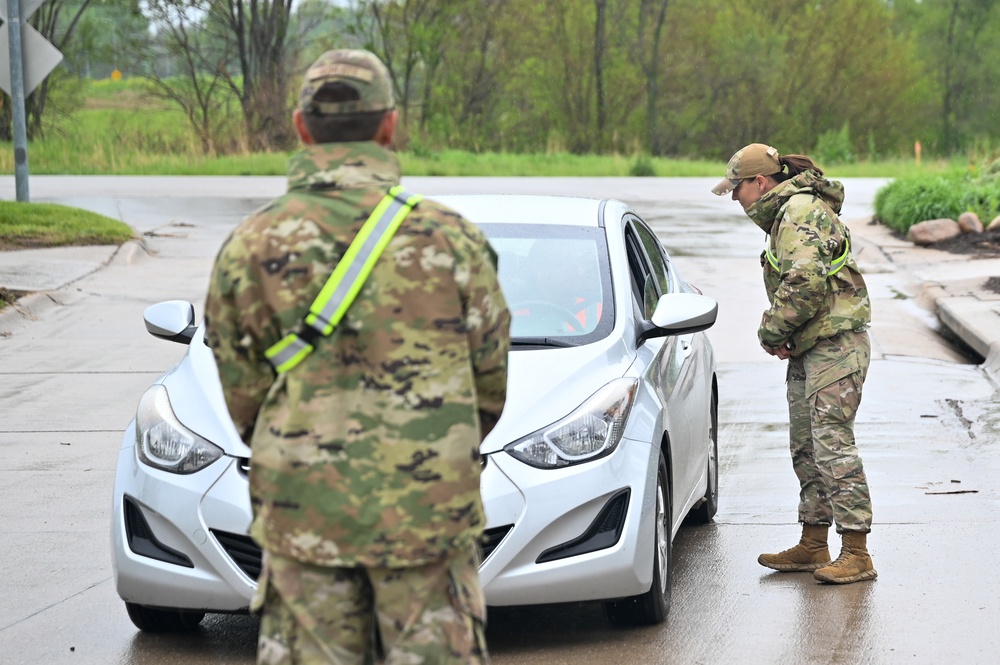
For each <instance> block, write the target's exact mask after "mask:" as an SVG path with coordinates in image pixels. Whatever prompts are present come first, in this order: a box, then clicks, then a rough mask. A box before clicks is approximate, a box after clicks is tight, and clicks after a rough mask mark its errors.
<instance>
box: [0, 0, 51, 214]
mask: <svg viewBox="0 0 1000 665" xmlns="http://www.w3.org/2000/svg"><path fill="white" fill-rule="evenodd" d="M42 2H44V0H6V2H4V0H0V21H2V24H0V89H2V90H3V91H4V92H6V93H7V94H9V95H10V101H11V107H12V108H11V110H12V112H13V113H12V118H11V119H12V120H13V134H14V181H15V190H16V193H17V200H18V201H25V202H27V201H28V200H29V196H28V131H27V122H26V118H25V114H24V96H25V95H30V94H31V93H32V91H33V90H34V89H35V88H36V87H37V86H38V84H39V83H41V82H42V81H43V80H44V79H45V77H46V76H48V75H49V72H51V71H52V70H53V69H54V68H55V66H56V65H58V64H59V63H60V62H61V61H62V57H63V56H62V53H60V52H59V49H57V48H56V47H55V46H53V45H52V44H50V43H49V42H48V40H46V39H45V37H43V36H42V35H40V34H39V33H38V31H37V30H35V29H34V28H33V27H31V25H29V24H28V23H24V24H23V25H22V23H21V22H22V21H27V20H28V17H30V16H31V15H32V14H33V13H34V11H35V10H36V9H38V6H39V5H40V4H42ZM8 55H9V57H10V60H9V62H8V61H7V58H8ZM8 73H9V74H10V78H8V77H7V74H8Z"/></svg>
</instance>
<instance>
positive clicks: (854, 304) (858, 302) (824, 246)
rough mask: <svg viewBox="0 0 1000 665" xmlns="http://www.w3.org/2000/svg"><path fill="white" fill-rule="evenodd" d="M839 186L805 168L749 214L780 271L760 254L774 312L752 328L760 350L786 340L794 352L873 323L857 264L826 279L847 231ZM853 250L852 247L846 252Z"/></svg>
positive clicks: (845, 245) (840, 252)
mask: <svg viewBox="0 0 1000 665" xmlns="http://www.w3.org/2000/svg"><path fill="white" fill-rule="evenodd" d="M843 201H844V186H843V185H842V184H841V183H839V182H835V181H832V180H827V179H825V178H823V177H821V176H819V175H818V174H817V173H816V172H815V171H806V172H805V173H801V174H799V175H797V176H795V177H794V178H792V179H790V180H786V181H785V182H782V183H780V184H778V186H776V187H775V188H774V189H772V190H771V191H769V192H768V193H767V194H765V195H764V196H762V197H761V198H760V199H759V200H758V201H757V202H756V203H754V204H753V205H752V206H750V208H749V209H748V210H747V214H748V215H749V216H750V218H751V219H752V220H753V221H754V223H756V224H757V226H759V227H760V228H761V229H763V230H764V232H765V233H767V234H768V244H769V249H770V251H771V253H772V254H773V256H774V258H776V260H777V264H778V266H777V269H775V267H774V266H772V265H771V262H770V261H768V260H767V256H766V254H767V252H766V251H765V252H764V253H762V254H761V266H762V267H763V268H764V286H765V288H766V289H767V297H768V300H769V301H770V303H771V307H770V308H769V309H768V310H767V311H766V312H764V316H763V318H762V320H761V323H760V328H759V330H758V331H757V336H758V338H759V339H760V343H761V344H762V345H763V346H767V347H771V348H776V347H779V346H781V345H782V344H785V343H790V344H791V347H792V355H793V356H799V355H802V354H803V353H805V352H806V351H808V350H809V349H810V348H812V346H813V345H814V344H816V342H817V341H818V340H820V339H825V338H827V337H833V336H834V335H837V334H839V333H841V332H844V331H847V330H863V329H865V328H867V326H868V323H869V322H870V321H871V301H870V300H869V298H868V288H867V286H865V280H864V278H863V277H862V276H861V271H860V270H858V265H857V263H855V261H854V256H853V251H852V252H849V253H848V255H847V260H846V263H845V264H844V265H843V267H842V268H841V269H840V270H837V271H836V272H835V273H834V274H831V271H832V270H833V267H832V265H833V263H834V261H835V260H836V259H838V258H839V257H841V256H842V255H843V254H844V252H845V250H846V249H847V248H848V243H849V242H850V232H849V231H848V229H847V227H846V226H844V224H843V223H842V222H841V221H840V219H839V218H838V217H837V215H838V213H840V208H841V204H842V203H843ZM850 249H851V250H853V248H850Z"/></svg>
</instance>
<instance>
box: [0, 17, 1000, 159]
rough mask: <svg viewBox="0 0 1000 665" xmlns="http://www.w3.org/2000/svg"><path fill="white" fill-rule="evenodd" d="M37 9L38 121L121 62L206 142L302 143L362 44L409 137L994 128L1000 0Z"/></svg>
mask: <svg viewBox="0 0 1000 665" xmlns="http://www.w3.org/2000/svg"><path fill="white" fill-rule="evenodd" d="M31 22H32V23H33V24H34V25H35V27H36V28H37V29H38V30H39V31H40V32H42V34H43V35H44V36H45V37H46V38H48V39H49V40H50V41H52V42H53V43H54V44H55V45H56V46H57V47H58V48H60V49H61V50H62V51H63V52H64V53H65V54H66V60H65V61H64V65H63V66H61V67H60V68H58V69H57V72H56V74H55V75H53V76H50V77H49V78H48V79H46V81H45V82H44V83H43V84H42V86H40V87H39V89H37V90H36V91H35V92H34V93H33V94H32V95H31V96H29V97H28V99H27V105H28V116H29V135H30V136H41V135H43V134H44V132H45V131H49V130H50V129H51V128H57V127H58V125H59V122H66V121H67V117H66V115H65V114H66V113H67V112H71V111H72V108H71V103H67V102H66V100H71V99H72V97H73V96H72V92H73V90H74V89H78V88H79V85H80V81H81V80H84V79H86V78H88V77H95V76H102V75H107V71H108V68H109V67H110V66H112V65H113V66H114V67H115V68H116V69H117V70H118V71H120V72H121V73H122V74H123V75H125V76H126V77H131V78H142V79H144V80H145V81H147V82H148V94H149V95H151V96H156V97H159V98H161V99H163V100H166V101H167V102H168V103H170V104H172V105H174V106H176V107H177V108H179V109H181V110H183V111H184V113H185V115H186V117H187V118H188V121H189V123H190V124H191V127H192V130H193V131H194V132H195V133H196V135H197V136H198V137H199V139H200V141H201V144H202V147H203V149H204V150H205V151H206V152H213V153H224V152H229V151H236V150H250V151H258V150H285V149H289V148H291V147H293V146H294V143H295V138H294V135H293V134H292V132H291V128H290V125H289V122H288V114H289V111H290V109H291V107H292V105H293V104H294V102H295V96H296V93H297V90H298V87H299V81H300V78H299V77H300V75H301V72H302V71H303V70H304V68H305V67H306V65H307V64H308V62H310V61H311V60H312V59H314V58H315V57H316V56H317V55H318V54H319V53H321V52H322V51H324V50H326V49H329V48H342V47H363V48H368V49H370V50H372V51H374V52H375V53H377V54H378V55H379V56H381V57H382V59H383V60H384V61H385V62H386V63H387V65H388V67H389V69H390V71H391V73H392V77H393V82H394V86H395V92H396V98H397V105H398V108H399V111H400V114H401V118H402V130H403V131H402V135H403V139H402V140H403V142H404V147H406V148H408V149H411V150H415V151H422V150H424V151H434V150H439V149H443V148H457V149H465V150H471V151H508V152H546V151H549V152H552V151H560V152H561V151H566V152H572V153H610V152H615V153H625V154H648V155H655V156H673V157H695V158H709V159H717V158H726V157H728V156H729V155H730V154H731V153H732V152H733V151H734V150H735V149H736V148H738V147H740V146H742V145H744V144H746V143H748V142H751V141H764V142H769V143H772V144H774V145H776V146H778V147H779V149H780V150H782V151H783V152H786V153H791V152H806V153H808V154H812V155H814V156H817V157H819V158H820V159H821V160H824V161H850V160H853V159H857V158H880V157H892V156H898V155H901V154H910V153H911V151H912V150H913V147H914V144H915V142H918V141H919V142H920V143H921V144H922V147H923V150H924V153H925V154H927V155H932V154H937V155H954V154H959V153H962V152H966V153H970V154H971V153H976V154H983V153H985V154H989V153H992V152H995V150H996V149H995V147H996V145H997V143H998V140H1000V123H998V122H997V106H998V104H1000V99H998V96H1000V92H998V91H1000V0H744V1H743V2H728V1H727V2H724V1H722V0H144V1H140V0H47V1H46V2H45V3H44V4H43V5H42V7H41V8H40V9H39V11H38V12H36V14H35V15H34V16H33V17H32V19H31ZM3 114H4V115H0V135H3V133H4V132H6V134H7V136H9V133H10V120H9V114H10V111H9V104H4V107H3Z"/></svg>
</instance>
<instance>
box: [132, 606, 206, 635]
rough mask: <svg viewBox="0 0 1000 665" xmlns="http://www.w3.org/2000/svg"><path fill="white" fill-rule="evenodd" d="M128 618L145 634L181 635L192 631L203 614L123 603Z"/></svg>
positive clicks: (202, 617) (203, 616)
mask: <svg viewBox="0 0 1000 665" xmlns="http://www.w3.org/2000/svg"><path fill="white" fill-rule="evenodd" d="M125 610H126V611H127V612H128V618H129V619H131V620H132V623H134V624H135V627H136V628H138V629H139V630H144V631H146V632H147V633H181V632H188V631H192V630H194V629H195V628H197V627H198V624H200V623H201V620H202V619H204V618H205V613H204V612H184V611H183V610H159V609H156V608H153V607H145V606H144V605H136V604H135V603H125Z"/></svg>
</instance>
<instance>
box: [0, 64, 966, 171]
mask: <svg viewBox="0 0 1000 665" xmlns="http://www.w3.org/2000/svg"><path fill="white" fill-rule="evenodd" d="M146 90H147V84H145V83H144V82H143V81H141V80H138V79H125V80H122V81H111V80H102V81H90V82H88V83H87V85H86V89H85V90H84V92H83V96H84V99H85V103H84V104H83V106H82V108H80V109H79V110H78V111H76V112H75V113H74V114H73V115H72V116H71V117H69V118H63V119H60V120H59V121H58V128H56V129H50V130H49V131H48V132H47V133H46V135H45V137H44V138H41V139H38V140H33V141H31V142H30V143H29V145H28V170H29V172H30V173H31V174H35V175H284V174H285V164H286V161H287V159H288V154H287V153H263V154H251V153H247V152H245V151H244V152H241V151H239V150H235V151H234V150H230V151H229V152H230V153H232V154H228V155H225V156H206V155H205V154H203V151H202V150H201V146H200V142H199V141H198V139H197V137H196V136H195V134H194V132H193V131H192V130H191V128H190V126H189V124H188V120H187V118H186V117H185V116H184V115H183V114H182V113H181V112H180V111H179V110H177V109H176V108H174V107H172V106H170V105H168V104H167V103H166V102H163V101H161V100H157V99H154V98H152V97H150V96H149V94H148V92H146ZM289 122H290V121H289ZM235 123H236V119H235V118H233V119H231V120H230V126H231V127H232V126H234V125H235ZM231 133H232V132H231ZM225 140H226V141H227V142H228V143H229V144H230V145H231V146H232V145H236V144H237V141H236V140H235V139H234V138H232V137H231V136H230V137H228V138H226V139H225ZM13 152H14V151H13V149H12V146H11V144H10V143H2V142H0V174H3V175H11V174H13V173H14V160H13ZM399 157H400V161H401V162H402V165H403V172H404V173H406V174H407V175H413V176H526V177H541V176H582V177H596V176H611V177H615V176H658V177H692V176H699V177H721V176H722V174H723V172H724V171H725V163H724V162H723V161H722V160H719V161H714V160H695V159H666V158H660V157H649V156H646V155H641V154H635V155H573V154H568V153H545V152H539V153H535V154H510V153H484V154H476V153H472V152H466V151H462V150H439V151H435V150H432V149H429V148H424V147H417V148H415V149H414V150H411V151H403V152H400V154H399ZM822 166H823V167H824V169H825V170H826V171H827V173H828V174H829V175H830V177H833V178H849V177H889V178H898V177H906V176H910V175H915V174H919V173H942V172H946V171H949V170H951V169H954V168H962V167H963V165H962V164H957V163H953V162H950V161H948V160H925V162H924V164H923V165H921V166H917V165H916V164H915V163H914V161H913V159H906V158H899V159H887V160H882V161H877V162H866V161H859V162H856V163H851V164H829V165H827V164H823V165H822Z"/></svg>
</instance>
